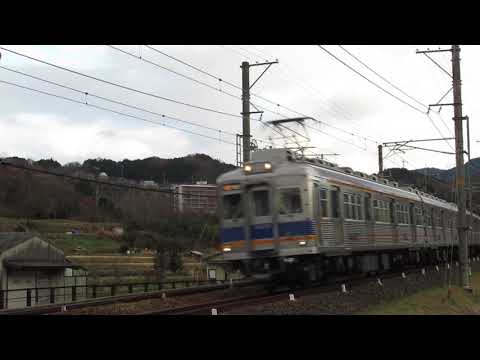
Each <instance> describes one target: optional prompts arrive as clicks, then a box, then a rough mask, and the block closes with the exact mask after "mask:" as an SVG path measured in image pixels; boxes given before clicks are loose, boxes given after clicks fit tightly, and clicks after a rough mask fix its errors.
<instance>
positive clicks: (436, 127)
mask: <svg viewBox="0 0 480 360" xmlns="http://www.w3.org/2000/svg"><path fill="white" fill-rule="evenodd" d="M317 46H318V47H319V48H320V49H322V50H323V51H324V52H326V53H327V54H328V55H330V56H331V57H333V58H334V59H336V60H337V61H338V62H340V63H341V64H343V65H344V66H346V67H347V68H349V69H350V70H351V71H353V72H354V73H356V74H357V75H359V76H360V77H362V78H363V79H365V80H367V81H368V82H369V83H370V84H372V85H374V86H375V87H376V88H378V89H380V90H382V91H383V92H385V93H387V94H388V95H390V96H391V97H393V98H395V99H396V100H398V101H400V102H401V103H403V104H405V105H407V106H408V107H410V108H411V109H413V110H415V111H417V112H419V113H421V114H423V115H426V116H427V117H428V119H429V120H430V122H431V123H432V125H433V126H434V127H435V129H436V130H437V131H438V133H439V134H440V135H441V136H442V137H445V136H444V135H443V133H442V132H441V131H440V129H439V128H438V126H437V125H436V124H435V122H434V121H433V120H432V118H431V117H430V114H429V111H430V109H429V108H428V110H427V111H426V112H424V111H422V110H420V109H419V108H417V107H416V106H413V105H412V104H410V103H408V102H406V101H404V100H402V99H401V98H399V97H398V96H396V95H394V94H392V93H391V92H390V91H388V90H386V89H384V88H383V87H381V86H380V85H378V84H377V83H376V82H374V81H372V80H371V79H369V78H367V77H366V76H365V75H363V74H362V73H360V72H359V71H358V70H356V69H355V68H353V67H352V66H350V65H349V64H347V63H346V62H344V61H343V60H342V59H340V58H339V57H338V56H336V55H335V54H333V53H332V52H330V51H328V50H327V49H326V48H325V47H323V46H322V45H317ZM445 142H447V144H448V145H449V146H450V147H451V144H450V143H449V142H448V141H447V140H445Z"/></svg>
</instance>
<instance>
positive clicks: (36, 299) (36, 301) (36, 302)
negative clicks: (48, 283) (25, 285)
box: [35, 288, 38, 304]
mask: <svg viewBox="0 0 480 360" xmlns="http://www.w3.org/2000/svg"><path fill="white" fill-rule="evenodd" d="M35 304H38V289H37V288H35Z"/></svg>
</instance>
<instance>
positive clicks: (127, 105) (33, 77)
mask: <svg viewBox="0 0 480 360" xmlns="http://www.w3.org/2000/svg"><path fill="white" fill-rule="evenodd" d="M0 69H4V70H7V71H10V72H13V73H16V74H20V75H23V76H26V77H29V78H32V79H35V80H38V81H42V82H45V83H48V84H51V85H55V86H58V87H61V88H64V89H68V90H71V91H74V92H77V93H79V94H82V95H85V96H86V97H87V96H89V97H93V98H97V99H100V100H104V101H108V102H111V103H114V104H117V105H122V106H125V107H128V108H131V109H135V110H139V111H143V112H146V113H149V114H152V115H156V116H159V117H162V118H166V119H172V120H175V121H179V122H183V123H186V124H189V125H192V126H197V127H200V128H204V129H208V130H211V131H215V132H220V133H223V134H227V135H232V136H236V134H234V133H231V132H228V131H224V130H221V129H218V128H212V127H209V126H205V125H200V124H197V123H194V122H191V121H187V120H182V119H179V118H177V117H173V116H169V115H165V114H161V113H157V112H155V111H151V110H147V109H145V108H141V107H138V106H135V105H130V104H127V103H125V102H122V101H118V100H113V99H109V98H106V97H103V96H100V95H96V94H94V93H91V92H86V91H82V90H79V89H76V88H73V87H71V86H67V85H64V84H60V83H58V82H55V81H51V80H47V79H43V78H40V77H38V76H35V75H31V74H27V73H25V72H22V71H19V70H14V69H11V68H8V67H6V66H1V65H0Z"/></svg>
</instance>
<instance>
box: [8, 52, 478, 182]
mask: <svg viewBox="0 0 480 360" xmlns="http://www.w3.org/2000/svg"><path fill="white" fill-rule="evenodd" d="M153 46H154V47H155V48H156V49H158V50H161V51H163V52H165V53H166V54H168V55H171V56H174V57H177V58H179V59H181V60H183V61H185V62H188V63H190V64H192V65H194V66H196V67H198V68H200V69H202V70H205V71H207V72H209V73H211V74H213V75H216V76H219V77H221V78H222V79H223V80H225V81H229V82H231V83H234V84H236V85H237V86H241V69H240V64H241V62H242V61H250V62H255V61H264V60H274V59H278V60H279V64H276V65H273V66H272V67H270V69H269V70H268V71H267V72H266V73H265V75H264V76H263V77H262V78H261V79H260V81H259V82H258V83H257V84H255V86H254V87H253V88H252V92H253V93H254V94H256V95H260V96H261V97H263V98H265V99H268V100H271V101H272V102H274V103H276V104H280V105H282V106H285V107H287V108H289V109H292V110H295V111H296V112H298V113H302V114H306V115H309V116H312V117H314V118H315V119H318V120H319V121H323V122H325V123H327V124H329V125H334V126H335V127H337V128H340V129H343V130H345V131H346V132H351V133H354V134H356V135H358V136H354V135H349V134H348V133H346V132H343V131H340V130H337V129H334V128H332V127H329V126H327V125H325V124H323V125H322V124H319V123H315V122H313V121H309V122H307V124H308V126H309V127H308V128H307V131H308V135H309V136H310V138H311V142H310V146H315V147H316V149H315V150H314V152H315V153H338V154H341V156H335V157H329V159H330V160H331V161H334V162H336V163H338V164H339V165H341V166H349V167H352V168H354V169H356V170H359V171H364V172H367V173H372V172H376V171H377V153H376V151H377V144H376V143H374V142H372V141H368V140H367V141H366V140H364V139H363V138H364V137H367V138H368V139H371V140H374V141H377V142H379V143H381V142H386V141H394V140H407V139H423V138H438V137H440V134H439V133H438V132H437V130H436V129H435V128H434V126H433V125H432V123H431V122H430V120H429V119H428V117H427V116H426V115H424V114H421V113H419V112H417V111H415V110H413V109H411V108H410V107H408V106H407V105H405V104H402V103H401V102H400V101H398V100H396V99H394V98H392V97H390V96H389V95H387V94H385V93H384V92H382V91H381V90H379V89H377V88H376V87H375V86H373V85H372V84H370V83H369V82H367V81H366V80H365V79H363V78H361V77H360V76H358V75H357V74H355V73H354V72H352V71H351V70H350V69H348V68H347V67H346V66H344V65H342V64H341V63H340V62H338V61H337V60H335V59H334V58H332V57H331V56H330V55H328V54H327V53H326V52H324V51H323V50H321V49H320V48H319V47H317V46H313V45H311V46H306V45H302V46H286V45H274V46H270V45H255V46H254V45H238V46H237V45H226V46H221V45H209V46H200V45H192V46H170V45H169V46H163V45H153ZM4 47H5V48H7V49H11V50H15V51H17V52H20V53H22V54H26V55H29V56H32V57H35V58H38V59H42V60H45V61H48V62H52V63H55V64H57V65H61V66H64V67H68V68H70V69H72V70H76V71H78V72H81V73H84V74H88V75H91V76H96V77H98V78H102V79H105V80H108V81H111V82H115V83H118V84H122V85H124V86H128V87H131V88H135V89H138V90H142V91H144V92H149V93H154V94H156V95H158V96H161V97H165V98H170V99H174V100H177V101H180V102H183V103H189V104H193V105H196V106H199V107H204V108H210V109H215V110H218V111H221V112H225V113H230V114H234V115H240V112H241V101H240V99H237V98H234V97H231V96H228V95H226V94H224V93H222V92H220V91H216V90H215V89H211V88H209V87H207V86H204V85H201V84H198V83H196V82H194V81H191V80H188V79H185V78H182V77H180V76H179V75H176V74H173V73H171V72H168V71H166V70H164V69H161V68H159V67H156V66H154V65H152V64H149V63H147V62H145V61H141V60H140V59H138V58H134V57H131V56H128V55H126V54H124V53H121V52H119V51H116V50H114V49H112V48H110V47H108V46H38V45H37V46H14V45H6V46H4ZM344 47H345V49H347V50H349V51H350V52H351V53H352V54H354V55H355V56H357V57H358V58H359V59H360V60H362V61H363V62H364V63H366V64H367V65H369V66H370V67H371V68H372V69H373V70H375V71H377V72H378V73H379V74H380V75H382V76H384V77H385V78H387V79H388V80H390V81H391V82H392V83H393V84H394V85H396V86H398V87H399V88H400V89H402V90H403V91H405V92H406V93H407V94H408V95H410V96H411V97H413V98H415V99H416V100H418V101H420V102H421V103H423V104H427V105H428V104H433V103H435V102H437V101H438V100H439V99H440V98H441V96H442V95H444V93H445V92H447V91H448V90H449V89H450V87H451V79H450V78H449V77H448V75H446V74H445V73H443V72H442V71H441V70H440V69H439V68H438V67H436V65H435V64H433V63H432V62H431V61H430V60H428V59H427V58H426V57H425V56H423V55H417V54H415V50H416V49H417V48H418V49H424V48H427V47H429V48H435V49H436V48H438V45H436V46H432V45H422V46H420V45H418V46H399V45H383V46H382V45H375V46H362V45H352V46H350V45H345V46H344ZM442 47H443V48H446V47H449V45H445V46H442ZM118 48H120V49H122V50H125V51H128V52H131V53H132V54H134V55H135V56H137V57H138V56H141V57H142V59H146V60H149V61H152V62H155V63H157V64H159V65H161V66H164V67H167V68H169V69H171V70H174V71H177V72H179V73H181V74H184V75H187V76H189V77H192V78H195V79H197V80H200V81H202V82H205V83H207V84H210V86H212V87H214V88H219V89H221V90H223V91H227V92H229V93H232V94H235V95H237V96H240V91H239V90H238V89H236V88H234V87H231V86H229V85H227V84H225V83H223V82H219V81H218V80H215V79H214V78H212V77H209V76H207V75H205V74H202V73H201V72H199V71H197V70H195V69H192V68H190V67H188V66H186V65H183V64H180V63H178V62H176V61H174V60H172V59H170V58H168V57H166V56H164V55H161V54H159V53H156V52H154V51H152V50H150V49H148V48H147V47H144V46H137V45H135V46H124V45H122V46H118ZM325 48H326V49H327V50H329V51H331V52H332V53H333V54H335V55H336V56H338V57H339V58H340V59H342V60H343V61H345V62H346V63H348V64H350V65H351V66H353V67H354V68H355V69H357V70H358V71H360V72H361V73H362V74H364V75H365V76H366V77H368V78H369V79H371V80H373V81H374V82H376V83H377V84H379V85H380V86H382V87H384V88H385V89H387V90H388V91H391V92H392V93H394V94H395V95H397V96H399V97H400V98H402V99H403V100H404V101H406V102H408V103H410V104H412V105H413V106H416V107H420V105H419V104H417V103H415V102H414V101H413V100H412V99H410V98H408V97H406V96H405V95H403V94H402V93H400V92H399V91H397V90H396V89H395V88H393V87H392V86H391V85H389V84H387V83H385V82H384V81H383V80H382V79H380V78H378V77H377V76H376V75H375V74H373V73H372V72H370V71H369V70H368V69H366V68H365V67H364V66H362V65H361V64H360V63H358V62H356V60H354V59H353V58H352V57H350V56H349V55H348V54H347V53H346V52H344V51H343V50H342V49H341V48H340V47H338V46H336V45H326V46H325ZM0 53H1V55H2V56H1V59H0V66H5V67H8V68H10V69H14V70H18V71H22V72H24V73H27V74H30V75H34V76H37V77H40V78H44V79H47V80H50V81H55V82H58V83H61V84H63V85H67V86H70V87H73V88H76V89H79V90H81V91H83V92H88V93H90V94H95V95H99V96H103V97H106V98H109V99H113V100H116V101H121V102H125V103H128V104H130V105H134V106H137V107H141V108H144V109H147V110H149V111H152V112H157V113H160V114H165V115H167V116H172V117H175V118H178V119H182V120H185V121H189V122H191V123H197V124H200V125H204V126H207V127H210V128H213V129H220V130H222V131H225V132H230V133H241V125H242V122H241V119H240V118H238V117H234V116H228V115H222V114H217V113H213V112H209V111H204V110H200V109H194V108H190V107H187V106H184V105H180V104H176V103H172V102H168V101H165V100H161V99H158V98H155V97H151V96H146V95H142V94H138V93H135V92H132V91H128V90H125V89H120V88H117V87H114V86H111V85H108V84H104V83H101V82H98V81H95V80H92V79H88V78H85V77H82V76H79V75H75V74H72V73H69V72H66V71H62V70H60V69H55V68H53V67H51V66H48V65H44V64H40V63H38V62H35V61H32V60H29V59H25V58H22V57H19V56H17V55H15V54H12V53H9V52H7V51H4V50H0ZM432 57H433V58H434V59H435V60H436V61H437V62H438V63H439V64H440V65H442V66H443V67H445V68H446V69H447V70H450V69H451V61H450V53H437V54H433V55H432ZM461 59H462V63H461V64H462V78H463V81H462V85H463V87H462V92H463V103H464V114H466V115H469V117H470V119H471V120H472V121H471V125H470V131H471V139H472V157H476V156H478V155H477V153H478V152H479V151H480V147H479V146H478V144H477V143H476V141H477V140H480V138H479V137H478V136H476V134H477V133H478V131H479V130H480V125H478V121H477V120H476V119H477V117H476V116H475V114H476V113H480V103H479V102H478V101H475V100H476V99H475V97H474V96H475V95H474V94H475V93H476V90H475V85H474V84H476V83H477V84H478V83H480V81H479V80H480V79H479V77H480V73H479V72H478V71H475V70H476V67H477V64H478V63H479V62H480V47H478V46H462V51H461ZM263 69H264V67H254V68H252V70H251V79H252V82H253V79H255V78H256V77H257V76H258V75H259V74H260V72H261V71H263ZM0 80H3V81H8V82H13V83H16V84H19V85H22V86H28V87H32V88H35V89H38V90H42V91H46V92H50V93H54V94H57V95H61V96H64V97H68V98H71V99H76V100H78V101H81V102H85V100H86V101H87V102H88V103H89V104H95V105H98V106H102V107H107V108H110V109H112V110H115V111H118V112H123V113H126V114H130V115H134V116H139V117H142V118H144V119H145V120H149V121H154V122H161V123H164V124H166V125H171V126H174V127H178V128H181V129H185V130H187V131H190V132H196V133H200V134H204V135H206V136H209V137H210V138H205V137H201V136H197V135H193V134H190V133H187V132H183V131H179V130H175V129H172V128H167V127H164V126H160V125H156V124H152V123H148V122H145V121H141V120H138V119H134V118H130V117H126V116H122V115H119V114H114V113H111V112H108V111H104V110H100V109H97V108H93V107H90V106H86V105H82V104H78V103H72V102H69V101H66V100H64V99H59V98H54V97H51V96H47V95H43V94H39V93H33V92H31V91H28V90H25V89H20V88H16V87H13V86H11V85H6V84H3V83H0V98H1V99H2V106H0V157H5V156H21V157H27V158H31V159H33V160H38V159H41V158H50V157H53V158H54V159H56V160H58V161H60V162H61V163H66V162H71V161H79V162H81V161H83V160H85V159H87V158H96V157H102V158H110V159H114V160H122V159H125V158H128V159H138V158H145V157H150V156H158V157H162V158H171V157H177V156H184V155H187V154H191V153H205V154H208V155H210V156H212V157H214V158H218V159H221V160H223V161H226V162H229V163H235V146H234V145H232V144H230V143H235V137H234V136H231V135H228V134H225V133H221V132H219V131H216V130H208V129H204V128H200V127H196V126H192V125H188V124H186V123H182V122H179V121H174V120H170V119H167V118H161V117H159V116H157V115H153V114H149V113H145V112H141V111H138V110H132V109H129V108H126V107H124V106H122V105H119V104H112V103H108V102H105V101H103V100H98V99H95V98H93V97H92V96H86V97H85V95H83V94H81V93H76V92H74V91H71V90H67V89H62V88H59V87H56V86H54V85H51V84H46V83H42V82H40V81H38V80H34V79H31V78H27V77H24V76H22V75H19V74H15V73H12V72H9V71H7V70H5V69H2V68H0ZM252 102H253V103H254V104H256V105H259V106H264V107H266V108H268V109H270V110H276V111H277V112H279V113H281V114H283V115H285V116H289V117H298V114H296V113H293V112H291V111H288V110H286V109H285V108H283V107H278V106H275V105H272V104H271V103H268V102H265V101H264V100H262V99H259V98H258V97H256V96H252ZM444 102H452V95H451V93H450V94H449V95H448V96H447V97H446V98H445V100H444ZM252 110H253V109H252ZM452 115H453V109H452V108H451V107H444V108H443V109H442V111H441V118H440V117H439V116H438V115H436V114H435V113H432V115H431V118H432V120H433V121H434V122H435V124H436V125H437V126H438V128H439V129H440V131H441V133H442V134H443V135H445V136H449V137H450V136H453V121H452V120H451V118H452ZM253 117H258V115H254V116H253ZM279 118H281V116H280V115H278V114H275V113H272V112H269V111H265V113H264V115H263V118H262V120H263V121H269V120H275V119H279ZM442 119H443V121H444V122H445V124H446V125H445V124H444V123H443V122H442ZM251 126H252V134H253V136H254V137H256V138H258V139H262V140H265V141H268V140H269V138H273V139H278V138H279V137H280V135H279V134H278V133H275V132H272V131H271V130H270V129H269V128H267V127H266V126H265V125H263V124H262V123H260V122H259V121H252V125H251ZM312 127H313V128H315V129H319V130H320V131H323V132H324V133H321V132H319V131H317V130H314V129H312ZM295 130H296V131H297V132H301V133H302V132H303V130H302V129H300V128H295ZM285 133H287V132H285ZM325 133H328V135H326V134H325ZM290 134H292V133H290ZM215 139H220V140H222V141H226V142H228V143H225V142H220V141H216V140H215ZM342 140H343V141H342ZM351 143H353V144H351ZM451 144H452V146H453V145H454V144H453V142H451ZM260 145H263V143H260ZM274 145H275V146H278V147H279V146H281V145H283V142H282V141H280V140H274ZM419 146H429V147H431V148H437V149H440V150H444V151H451V148H450V147H449V146H448V145H447V144H446V143H445V142H436V143H430V144H422V145H419ZM386 152H387V151H385V152H384V153H386ZM401 156H402V157H403V158H404V159H405V160H406V161H407V162H405V167H407V168H410V169H411V168H418V167H425V166H429V167H439V168H450V167H453V166H454V165H455V159H454V156H453V155H443V154H436V153H430V152H423V151H409V152H407V153H406V154H402V155H401ZM392 161H393V162H392ZM402 164H403V163H402V159H401V158H400V157H398V156H394V157H392V158H391V159H387V160H385V167H398V166H399V165H400V166H402Z"/></svg>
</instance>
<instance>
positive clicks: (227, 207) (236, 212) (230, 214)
mask: <svg viewBox="0 0 480 360" xmlns="http://www.w3.org/2000/svg"><path fill="white" fill-rule="evenodd" d="M223 217H224V218H225V219H238V218H241V217H243V211H242V198H241V196H240V194H231V195H225V196H224V197H223Z"/></svg>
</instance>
